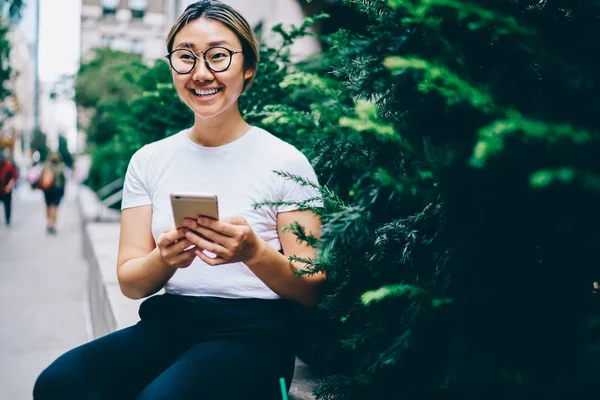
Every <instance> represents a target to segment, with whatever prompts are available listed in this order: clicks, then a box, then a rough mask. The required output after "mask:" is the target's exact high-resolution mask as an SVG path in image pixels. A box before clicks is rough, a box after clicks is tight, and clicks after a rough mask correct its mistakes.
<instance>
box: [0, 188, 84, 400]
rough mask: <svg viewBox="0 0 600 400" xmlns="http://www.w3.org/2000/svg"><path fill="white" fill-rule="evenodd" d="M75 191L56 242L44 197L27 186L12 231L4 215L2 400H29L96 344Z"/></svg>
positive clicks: (20, 192) (0, 237) (19, 194)
mask: <svg viewBox="0 0 600 400" xmlns="http://www.w3.org/2000/svg"><path fill="white" fill-rule="evenodd" d="M75 191H76V188H75V187H74V186H69V187H68V188H67V193H66V195H65V198H64V200H63V202H62V204H61V206H60V209H59V214H58V227H57V228H58V234H57V235H56V236H50V235H48V234H46V231H45V225H46V222H45V215H44V214H45V212H44V201H43V195H42V193H41V191H39V190H35V191H34V190H31V189H30V188H29V187H28V186H27V185H26V184H22V185H21V186H20V187H19V188H18V189H17V191H16V192H15V193H14V194H13V217H12V226H11V227H10V228H7V227H6V226H5V225H4V214H3V213H4V211H3V210H1V213H0V221H2V224H0V399H10V400H27V399H31V398H32V395H31V393H32V390H33V384H34V382H35V379H36V377H37V376H38V374H39V373H40V372H41V371H42V370H43V369H44V368H45V367H46V366H47V365H48V364H49V363H50V362H52V361H53V360H54V359H55V358H56V357H58V356H59V355H60V354H62V353H63V352H65V351H67V350H69V349H70V348H72V347H75V346H77V345H80V344H83V343H85V342H86V341H88V340H89V338H90V337H89V333H88V332H89V331H90V329H89V328H88V326H89V318H88V317H87V315H88V307H87V301H86V273H87V264H86V262H85V260H84V258H83V255H82V250H81V240H82V232H81V220H80V213H79V211H78V208H77V199H76V193H75Z"/></svg>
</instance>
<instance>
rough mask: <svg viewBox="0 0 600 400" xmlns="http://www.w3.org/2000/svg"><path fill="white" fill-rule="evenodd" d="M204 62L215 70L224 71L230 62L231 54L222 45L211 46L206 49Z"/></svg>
mask: <svg viewBox="0 0 600 400" xmlns="http://www.w3.org/2000/svg"><path fill="white" fill-rule="evenodd" d="M206 62H207V63H208V66H209V67H210V69H212V70H213V71H215V72H221V71H225V70H226V69H227V68H229V65H230V64H231V54H230V53H229V52H228V51H227V49H225V48H223V47H211V48H210V49H208V50H207V51H206Z"/></svg>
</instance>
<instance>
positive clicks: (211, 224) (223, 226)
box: [184, 217, 266, 265]
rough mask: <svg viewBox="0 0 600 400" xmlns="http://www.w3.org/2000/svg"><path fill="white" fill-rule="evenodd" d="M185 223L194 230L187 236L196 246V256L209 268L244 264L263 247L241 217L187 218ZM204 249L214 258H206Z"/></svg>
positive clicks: (262, 243) (261, 242) (260, 240)
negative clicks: (219, 218) (211, 266)
mask: <svg viewBox="0 0 600 400" xmlns="http://www.w3.org/2000/svg"><path fill="white" fill-rule="evenodd" d="M184 224H185V226H186V227H187V228H189V229H190V230H192V231H194V232H188V233H187V234H186V237H187V239H188V240H189V241H190V242H192V243H193V244H194V245H196V246H197V247H198V249H197V250H196V255H197V256H198V257H199V258H200V259H201V260H202V261H204V262H205V263H207V264H208V265H221V264H231V263H236V262H244V263H246V262H248V261H250V260H253V259H254V258H256V257H257V255H258V254H259V253H260V251H261V248H262V246H264V245H265V244H266V243H265V242H264V241H263V240H262V239H260V238H259V237H258V236H257V235H256V234H255V233H254V231H253V230H252V228H251V227H250V225H249V224H248V222H247V221H246V219H245V218H243V217H229V218H224V219H222V220H219V221H217V220H213V219H210V218H203V217H200V218H198V219H197V220H193V219H190V218H186V219H185V222H184ZM204 250H206V251H209V252H211V253H213V254H215V255H216V257H215V258H211V257H209V256H207V255H206V254H205V253H204Z"/></svg>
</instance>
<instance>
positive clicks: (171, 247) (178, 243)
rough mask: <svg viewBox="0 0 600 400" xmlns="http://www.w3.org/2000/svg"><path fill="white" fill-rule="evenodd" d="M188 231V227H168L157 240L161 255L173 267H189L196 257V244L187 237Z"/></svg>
mask: <svg viewBox="0 0 600 400" xmlns="http://www.w3.org/2000/svg"><path fill="white" fill-rule="evenodd" d="M187 232H189V229H188V228H181V229H175V228H168V229H165V230H164V231H163V233H161V234H160V236H159V237H158V240H157V241H156V245H157V247H158V250H159V252H160V255H161V257H162V258H163V260H165V263H167V264H168V265H169V266H170V267H171V268H187V267H189V266H190V265H191V264H192V262H193V261H194V258H196V253H195V250H196V246H195V245H193V244H192V242H190V241H189V240H188V239H186V237H185V234H186V233H187ZM188 247H189V248H188Z"/></svg>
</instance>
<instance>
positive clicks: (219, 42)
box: [207, 40, 231, 47]
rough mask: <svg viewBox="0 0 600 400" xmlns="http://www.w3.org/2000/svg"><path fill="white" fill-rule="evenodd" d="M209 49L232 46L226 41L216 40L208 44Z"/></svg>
mask: <svg viewBox="0 0 600 400" xmlns="http://www.w3.org/2000/svg"><path fill="white" fill-rule="evenodd" d="M207 44H208V46H209V47H213V46H220V45H222V44H227V45H229V46H231V44H230V43H229V42H228V41H226V40H215V41H214V42H210V43H207Z"/></svg>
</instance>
